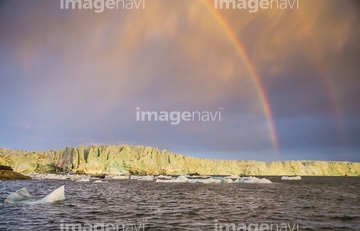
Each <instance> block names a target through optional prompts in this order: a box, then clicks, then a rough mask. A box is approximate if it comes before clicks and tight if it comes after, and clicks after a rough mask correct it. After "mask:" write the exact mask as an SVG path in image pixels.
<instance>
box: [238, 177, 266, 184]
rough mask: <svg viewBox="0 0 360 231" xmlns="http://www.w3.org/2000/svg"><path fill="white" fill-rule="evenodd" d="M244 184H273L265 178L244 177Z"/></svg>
mask: <svg viewBox="0 0 360 231" xmlns="http://www.w3.org/2000/svg"><path fill="white" fill-rule="evenodd" d="M243 179H244V183H250V184H270V183H272V182H271V181H270V180H268V179H265V178H261V179H260V178H257V177H253V176H250V177H243Z"/></svg>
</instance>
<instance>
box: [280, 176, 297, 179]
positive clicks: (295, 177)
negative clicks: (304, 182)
mask: <svg viewBox="0 0 360 231" xmlns="http://www.w3.org/2000/svg"><path fill="white" fill-rule="evenodd" d="M281 180H301V176H283V177H281Z"/></svg>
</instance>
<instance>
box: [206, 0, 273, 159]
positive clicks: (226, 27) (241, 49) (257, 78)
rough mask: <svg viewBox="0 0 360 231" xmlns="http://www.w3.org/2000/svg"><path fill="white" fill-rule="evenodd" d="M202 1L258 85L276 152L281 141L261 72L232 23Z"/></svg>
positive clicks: (258, 92)
mask: <svg viewBox="0 0 360 231" xmlns="http://www.w3.org/2000/svg"><path fill="white" fill-rule="evenodd" d="M201 1H202V3H203V4H204V5H205V6H206V8H207V9H208V10H209V11H210V12H211V14H212V15H213V16H214V17H215V18H216V20H217V22H218V23H219V24H220V26H221V27H222V28H224V31H225V32H226V35H227V36H228V38H229V39H230V41H231V42H232V43H233V44H234V46H235V48H236V50H237V52H238V54H239V55H240V56H241V58H242V60H243V61H244V63H245V65H246V67H247V70H248V72H249V74H250V77H251V80H252V82H253V83H254V85H255V87H256V91H257V94H258V96H259V99H260V102H261V106H262V109H263V111H264V114H265V116H266V119H267V125H268V129H269V132H270V139H271V143H272V145H273V148H274V150H275V151H276V152H278V148H279V142H278V136H277V133H276V128H275V123H274V118H273V114H272V111H271V107H270V103H269V99H268V97H267V95H266V92H265V89H264V86H263V84H262V82H261V78H260V76H259V74H258V73H257V72H256V69H255V67H254V65H253V63H252V62H251V59H250V57H249V54H248V53H247V51H246V49H245V46H244V45H243V44H242V43H241V41H240V40H239V39H238V37H237V35H236V34H235V33H234V31H233V30H232V28H231V27H230V25H229V24H228V23H227V21H226V20H225V19H224V17H222V15H221V14H220V13H219V12H218V11H216V10H215V9H214V6H213V5H212V3H210V2H209V1H208V0H201Z"/></svg>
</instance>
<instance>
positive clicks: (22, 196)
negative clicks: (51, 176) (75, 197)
mask: <svg viewBox="0 0 360 231" xmlns="http://www.w3.org/2000/svg"><path fill="white" fill-rule="evenodd" d="M64 191H65V187H64V185H63V186H61V187H59V188H57V189H55V190H54V191H53V192H52V193H50V194H49V195H47V196H45V197H37V196H32V195H30V193H29V192H28V191H27V189H26V188H22V189H19V190H17V191H16V192H13V193H11V194H10V195H9V196H8V197H7V198H6V199H5V201H4V203H8V204H15V203H52V202H55V201H61V200H65V193H64Z"/></svg>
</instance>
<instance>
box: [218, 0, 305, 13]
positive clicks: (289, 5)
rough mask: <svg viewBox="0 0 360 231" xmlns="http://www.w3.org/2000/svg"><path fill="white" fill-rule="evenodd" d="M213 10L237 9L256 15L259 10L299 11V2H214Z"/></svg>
mask: <svg viewBox="0 0 360 231" xmlns="http://www.w3.org/2000/svg"><path fill="white" fill-rule="evenodd" d="M214 8H215V9H220V10H221V9H227V10H228V9H232V10H235V9H238V10H248V11H249V12H250V13H256V12H258V10H259V9H263V10H268V9H270V10H271V9H276V10H293V9H297V10H298V9H299V0H214Z"/></svg>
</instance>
